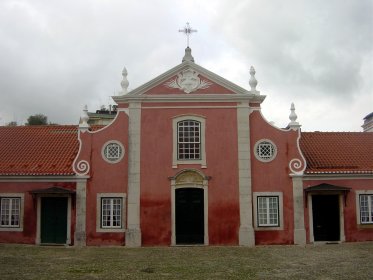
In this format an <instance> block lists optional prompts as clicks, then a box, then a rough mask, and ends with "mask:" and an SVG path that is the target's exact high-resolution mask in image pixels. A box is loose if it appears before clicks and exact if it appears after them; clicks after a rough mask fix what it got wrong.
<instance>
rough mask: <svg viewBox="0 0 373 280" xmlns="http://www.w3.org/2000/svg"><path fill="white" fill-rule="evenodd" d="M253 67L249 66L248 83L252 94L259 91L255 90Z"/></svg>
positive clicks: (255, 81) (256, 82) (256, 83)
mask: <svg viewBox="0 0 373 280" xmlns="http://www.w3.org/2000/svg"><path fill="white" fill-rule="evenodd" d="M255 73H256V72H255V69H254V67H253V66H251V67H250V80H249V85H250V87H251V92H252V93H254V94H259V91H257V90H256V86H257V85H258V81H257V80H256V78H255Z"/></svg>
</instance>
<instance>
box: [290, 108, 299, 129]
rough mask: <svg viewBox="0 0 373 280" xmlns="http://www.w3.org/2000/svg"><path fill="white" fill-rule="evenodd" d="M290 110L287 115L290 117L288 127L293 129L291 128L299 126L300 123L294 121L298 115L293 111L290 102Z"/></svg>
mask: <svg viewBox="0 0 373 280" xmlns="http://www.w3.org/2000/svg"><path fill="white" fill-rule="evenodd" d="M290 111H291V112H290V115H289V119H290V123H289V128H290V129H293V130H297V129H299V128H300V124H299V123H298V122H297V121H296V120H297V118H298V116H297V114H296V113H295V106H294V103H291V107H290Z"/></svg>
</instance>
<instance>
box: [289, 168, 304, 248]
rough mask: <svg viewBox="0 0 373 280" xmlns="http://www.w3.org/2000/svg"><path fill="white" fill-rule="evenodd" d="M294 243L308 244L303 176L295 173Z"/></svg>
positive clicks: (293, 178)
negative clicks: (305, 225)
mask: <svg viewBox="0 0 373 280" xmlns="http://www.w3.org/2000/svg"><path fill="white" fill-rule="evenodd" d="M292 181H293V208H294V244H298V245H305V244H306V229H305V227H304V197H303V181H302V176H299V175H293V177H292Z"/></svg>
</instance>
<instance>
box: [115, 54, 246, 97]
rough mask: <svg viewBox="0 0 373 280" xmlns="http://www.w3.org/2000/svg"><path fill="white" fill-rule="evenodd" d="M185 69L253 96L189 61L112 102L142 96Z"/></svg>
mask: <svg viewBox="0 0 373 280" xmlns="http://www.w3.org/2000/svg"><path fill="white" fill-rule="evenodd" d="M185 69H193V70H195V71H197V72H198V73H199V74H200V75H202V76H204V77H206V78H207V79H209V80H210V81H212V82H214V83H217V84H219V85H221V86H223V87H225V88H228V89H230V90H231V91H233V92H236V93H241V94H246V95H253V94H251V93H250V91H248V90H246V89H244V88H242V87H240V86H238V85H236V84H234V83H232V82H230V81H228V80H226V79H224V78H223V77H220V76H218V75H216V74H215V73H213V72H211V71H209V70H207V69H205V68H203V67H201V66H199V65H198V64H196V63H194V62H191V61H184V62H183V63H181V64H179V65H177V66H175V67H173V68H171V69H170V70H168V71H166V72H164V73H163V74H161V75H159V76H157V77H155V78H154V79H152V80H150V81H149V82H147V83H145V84H143V85H142V86H139V87H138V88H136V89H134V90H132V91H131V92H129V93H128V94H127V95H124V96H115V97H114V101H116V102H118V101H121V100H123V99H124V98H120V97H125V96H127V97H128V96H129V95H130V96H133V95H135V96H136V95H137V96H138V95H140V96H141V95H142V94H144V93H145V92H147V91H148V90H149V89H151V88H153V87H154V86H156V85H158V84H161V83H162V82H166V81H167V80H168V79H170V78H172V77H173V76H175V75H177V74H178V73H179V72H180V71H183V70H185Z"/></svg>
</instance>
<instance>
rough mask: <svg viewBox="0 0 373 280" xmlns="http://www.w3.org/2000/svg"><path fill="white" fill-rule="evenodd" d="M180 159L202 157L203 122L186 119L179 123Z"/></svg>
mask: <svg viewBox="0 0 373 280" xmlns="http://www.w3.org/2000/svg"><path fill="white" fill-rule="evenodd" d="M177 151H178V159H181V160H195V159H201V123H200V122H198V121H194V120H184V121H180V122H178V123H177Z"/></svg>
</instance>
